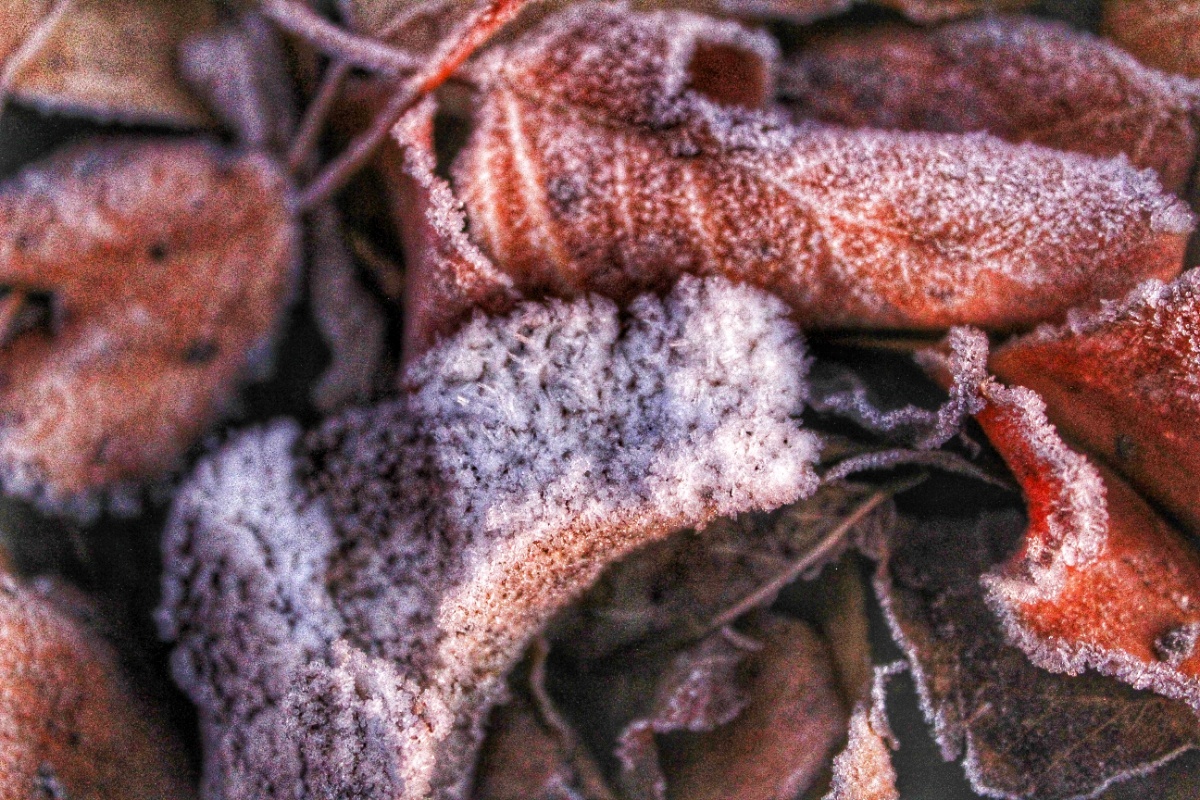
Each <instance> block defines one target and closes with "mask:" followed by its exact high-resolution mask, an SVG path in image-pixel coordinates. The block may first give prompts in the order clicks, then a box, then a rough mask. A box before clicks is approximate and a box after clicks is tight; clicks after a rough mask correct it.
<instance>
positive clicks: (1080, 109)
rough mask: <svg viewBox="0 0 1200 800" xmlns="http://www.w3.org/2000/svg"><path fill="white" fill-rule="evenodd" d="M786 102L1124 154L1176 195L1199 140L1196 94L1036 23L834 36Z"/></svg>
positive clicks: (836, 116)
mask: <svg viewBox="0 0 1200 800" xmlns="http://www.w3.org/2000/svg"><path fill="white" fill-rule="evenodd" d="M780 93H781V97H782V98H783V100H784V102H785V103H787V104H788V105H789V107H791V108H793V109H794V112H795V113H796V115H797V116H798V117H803V118H811V119H817V120H821V121H823V122H830V123H834V124H838V125H848V126H851V127H871V128H889V129H891V128H895V129H899V130H928V131H940V132H947V133H965V132H968V131H987V132H989V133H991V134H994V135H996V136H999V137H1000V138H1002V139H1006V140H1008V141H1013V142H1035V143H1037V144H1041V145H1045V146H1047V147H1053V148H1057V149H1060V150H1073V151H1076V152H1080V153H1086V154H1088V155H1093V156H1101V157H1111V156H1116V155H1118V154H1121V153H1124V154H1125V155H1127V156H1128V157H1129V159H1130V160H1131V161H1132V163H1133V164H1134V165H1135V166H1138V167H1143V168H1146V167H1149V168H1152V169H1154V170H1156V171H1157V172H1158V174H1159V177H1160V178H1161V180H1162V182H1163V185H1164V186H1165V187H1166V188H1167V189H1168V190H1170V191H1173V192H1176V193H1178V192H1180V191H1181V190H1182V189H1183V188H1184V186H1185V184H1186V183H1187V180H1188V178H1189V177H1190V176H1191V171H1192V166H1193V165H1194V164H1195V161H1196V152H1197V143H1198V140H1200V134H1198V133H1197V129H1196V121H1195V118H1194V116H1193V111H1194V109H1195V108H1196V106H1197V101H1198V100H1200V93H1198V91H1197V87H1195V86H1193V85H1191V84H1190V83H1189V82H1186V81H1183V80H1180V79H1178V78H1175V77H1173V76H1166V75H1163V74H1162V73H1160V72H1158V71H1157V70H1152V69H1147V68H1146V67H1144V66H1142V65H1141V64H1140V63H1138V62H1137V61H1136V60H1135V59H1133V58H1131V57H1130V56H1129V55H1128V54H1126V53H1125V52H1123V51H1121V50H1120V49H1119V48H1117V47H1115V46H1113V45H1112V44H1110V43H1108V42H1106V41H1104V40H1102V39H1098V38H1096V37H1094V36H1091V35H1090V34H1086V33H1082V32H1077V31H1075V30H1073V29H1071V28H1069V27H1067V26H1065V25H1063V24H1060V23H1053V22H1043V21H1038V20H1034V19H1023V18H1013V17H1000V18H994V19H985V20H980V21H975V22H968V23H963V24H960V25H952V26H948V27H943V28H937V29H934V30H930V31H917V30H911V29H906V28H900V27H884V28H876V29H870V30H866V31H859V32H844V33H836V34H833V35H830V36H827V37H825V38H822V39H820V40H818V41H816V42H814V43H813V44H812V45H810V46H807V47H805V48H804V49H803V50H801V51H800V52H799V53H798V54H797V56H796V57H794V58H792V59H790V60H789V61H787V62H786V63H785V65H784V67H783V68H782V71H781V79H780Z"/></svg>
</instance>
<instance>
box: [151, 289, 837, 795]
mask: <svg viewBox="0 0 1200 800" xmlns="http://www.w3.org/2000/svg"><path fill="white" fill-rule="evenodd" d="M806 371H807V361H806V358H805V356H804V352H803V346H802V343H801V341H800V339H799V336H798V334H797V333H796V331H795V329H794V327H793V326H792V325H791V323H790V322H788V321H787V313H786V309H785V308H784V306H783V305H782V304H781V303H780V302H779V301H778V300H775V299H774V298H771V297H769V296H767V295H765V294H763V293H761V292H758V291H756V290H753V289H749V288H746V287H737V286H734V285H732V284H730V283H728V282H726V281H724V280H721V279H711V280H707V281H702V280H699V279H694V278H689V279H685V280H683V281H682V282H681V283H680V284H679V286H677V288H676V289H675V290H674V291H673V292H672V293H671V294H670V295H669V296H668V297H667V298H666V299H663V300H659V299H654V298H651V297H643V298H640V299H638V300H637V301H635V302H634V303H633V304H632V306H631V307H630V309H629V310H628V312H627V313H626V314H621V313H619V312H618V311H617V308H616V307H615V306H614V305H613V304H612V303H610V302H609V301H607V300H602V299H591V298H589V299H584V300H579V301H576V302H573V303H569V304H568V303H563V302H551V303H547V304H526V305H523V306H521V307H520V308H519V309H518V310H517V311H516V312H514V313H513V314H512V315H510V316H508V317H503V318H494V319H485V318H483V317H476V319H475V320H474V321H473V322H471V323H470V324H469V325H468V326H467V327H466V328H465V329H464V330H462V331H461V332H460V333H459V334H457V335H456V336H454V337H453V338H451V339H449V340H447V341H446V342H444V343H443V344H442V345H439V346H438V347H436V348H435V349H434V350H432V351H431V352H430V353H428V354H427V355H426V356H425V357H424V358H423V359H421V360H420V361H418V362H417V363H416V364H415V365H414V366H413V368H412V369H410V371H409V373H408V375H407V379H408V382H409V384H410V386H411V387H412V388H411V392H410V394H409V395H408V396H407V397H405V398H402V399H400V400H397V401H394V402H391V403H388V404H383V405H380V406H377V407H374V408H370V409H361V410H357V411H352V412H348V413H346V414H344V415H342V416H341V417H338V418H335V419H333V420H330V421H329V422H328V423H327V424H326V425H325V426H323V428H322V429H321V430H319V431H317V432H315V433H314V434H312V435H311V436H310V437H308V439H307V440H306V441H305V442H304V443H303V444H301V445H299V446H298V447H297V448H296V457H293V455H292V447H293V443H294V442H295V436H296V434H295V430H294V429H293V428H290V427H286V426H285V427H279V428H275V429H271V430H270V431H268V432H265V433H254V434H250V435H247V436H245V437H243V438H242V439H240V440H238V441H237V442H235V443H234V444H233V445H231V446H229V447H228V448H226V450H225V451H223V452H222V453H220V454H218V455H217V456H215V457H213V458H212V459H210V460H209V461H208V462H206V463H205V464H204V466H203V467H202V468H201V469H200V471H199V472H198V473H197V475H196V476H195V477H194V478H193V479H192V481H191V483H190V484H189V487H188V488H187V489H186V490H185V492H184V493H183V494H182V495H181V497H180V499H179V500H178V501H177V506H176V509H175V513H174V516H173V519H172V523H171V529H170V531H169V533H168V536H167V545H166V546H167V559H166V564H167V570H168V574H167V576H166V578H165V591H164V594H165V599H164V603H163V610H162V612H161V620H160V623H161V627H162V631H163V634H164V635H165V636H167V637H168V638H173V639H176V640H177V641H178V642H179V648H178V650H177V652H176V654H175V671H176V676H177V678H178V679H179V681H180V682H181V684H183V685H184V687H185V688H186V689H187V691H188V692H189V693H190V694H191V696H192V698H193V699H194V700H195V701H196V702H197V703H198V704H199V705H200V706H201V714H202V719H203V721H204V726H205V739H206V742H207V753H206V758H207V763H206V776H205V780H206V784H205V785H206V795H207V796H208V797H210V798H239V800H240V799H241V798H246V799H247V800H248V799H249V798H251V797H254V798H300V797H326V796H329V797H333V796H336V797H362V798H367V797H370V798H376V797H378V798H389V800H394V798H397V797H400V798H414V799H415V798H418V797H431V796H432V797H446V798H455V797H461V796H462V795H463V792H464V791H465V790H466V786H467V785H468V782H469V780H470V774H471V765H472V763H473V761H474V756H475V752H476V749H477V746H478V743H479V740H480V738H481V735H482V734H481V726H482V722H483V720H484V718H485V716H486V712H487V710H488V709H489V708H490V706H491V705H492V704H493V703H494V702H495V701H496V700H497V698H498V697H500V696H501V694H502V692H503V679H504V677H505V675H506V673H507V671H508V670H509V669H510V667H511V666H512V664H513V663H514V661H515V660H516V659H517V658H518V657H519V655H520V653H521V652H522V650H523V648H524V646H525V644H526V643H527V641H528V639H529V637H530V636H532V635H533V634H534V633H535V632H536V631H537V630H539V629H540V628H541V627H542V626H543V625H544V624H545V623H546V621H547V620H548V618H549V617H550V615H552V614H553V613H554V612H555V611H556V610H557V609H559V608H561V607H562V605H564V604H565V603H567V602H569V601H570V600H571V599H573V598H574V597H576V596H577V595H578V594H579V593H580V592H581V591H583V589H585V588H586V587H587V586H588V585H589V584H590V583H591V582H592V581H593V580H594V579H595V577H596V576H597V575H598V573H599V572H600V570H601V569H602V568H603V567H604V566H605V565H606V564H607V563H609V562H610V561H611V560H613V559H615V558H618V557H620V556H621V555H623V554H624V553H626V552H628V551H629V550H631V549H633V548H634V547H636V546H638V545H639V544H642V543H645V542H647V541H650V540H652V539H655V538H658V537H661V536H665V535H667V534H669V533H670V532H672V531H673V530H677V529H679V528H683V527H691V526H698V525H703V524H704V523H706V522H708V521H710V520H712V519H713V518H715V517H717V516H722V515H733V514H736V513H738V512H740V511H744V510H751V509H763V508H772V507H776V506H779V505H782V504H785V503H789V502H793V501H795V500H797V499H799V498H800V497H803V496H806V495H808V494H810V493H811V492H812V491H814V490H815V488H816V484H817V479H816V476H815V474H814V472H813V462H814V461H815V459H816V457H817V441H816V438H815V437H814V436H812V435H811V434H808V433H805V432H803V431H801V430H800V428H799V425H798V423H797V422H796V421H795V420H794V418H793V417H794V416H795V415H796V414H797V413H798V412H799V411H800V410H801V408H802V406H803V403H804V399H805V394H806V384H805V377H804V376H805V373H806ZM296 474H299V475H301V476H303V477H304V480H305V485H304V490H303V497H302V491H301V489H300V488H299V487H298V485H297V483H296V479H295V477H294V475H296ZM307 497H315V498H316V499H315V500H306V499H304V498H307ZM263 687H266V688H265V689H264V688H263ZM285 695H286V696H285Z"/></svg>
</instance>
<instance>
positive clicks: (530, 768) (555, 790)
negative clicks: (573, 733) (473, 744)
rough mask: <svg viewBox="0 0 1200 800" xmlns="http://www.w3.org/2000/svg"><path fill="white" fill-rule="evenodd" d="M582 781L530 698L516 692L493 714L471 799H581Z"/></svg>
mask: <svg viewBox="0 0 1200 800" xmlns="http://www.w3.org/2000/svg"><path fill="white" fill-rule="evenodd" d="M577 783H578V781H577V779H576V777H575V774H574V772H573V771H572V770H571V767H570V765H569V763H568V762H567V758H566V754H564V753H563V752H562V749H561V746H560V744H559V742H558V740H557V739H556V738H555V736H554V734H553V733H552V732H551V731H550V730H548V729H547V728H546V726H545V725H544V724H543V723H542V722H541V720H539V719H538V717H537V713H536V711H535V710H534V707H533V705H532V704H531V703H530V702H529V700H527V699H526V698H524V697H523V696H522V695H517V696H516V697H515V698H514V699H513V700H512V701H511V702H509V703H506V704H505V705H502V706H499V707H498V708H496V710H495V711H493V712H492V718H491V720H490V721H489V723H488V731H487V738H486V739H484V745H483V750H482V752H481V753H480V756H479V769H478V774H477V776H476V780H475V788H474V790H473V791H472V792H471V797H472V800H578V798H579V797H580V794H579V792H578V791H577V790H576V789H575V787H576V785H577Z"/></svg>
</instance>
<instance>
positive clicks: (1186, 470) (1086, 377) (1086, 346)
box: [989, 270, 1200, 533]
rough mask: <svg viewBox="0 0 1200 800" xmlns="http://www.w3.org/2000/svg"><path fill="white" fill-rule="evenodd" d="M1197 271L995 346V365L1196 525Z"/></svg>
mask: <svg viewBox="0 0 1200 800" xmlns="http://www.w3.org/2000/svg"><path fill="white" fill-rule="evenodd" d="M1197 353H1200V270H1192V271H1190V272H1188V273H1186V274H1184V275H1183V276H1181V277H1180V278H1178V279H1177V280H1176V281H1174V282H1172V283H1170V284H1167V285H1163V284H1161V283H1147V284H1145V285H1143V286H1141V287H1139V288H1138V289H1137V290H1135V291H1134V292H1132V293H1130V295H1129V296H1128V297H1126V298H1125V299H1124V300H1122V301H1120V302H1116V303H1110V304H1108V305H1106V307H1105V308H1104V309H1102V310H1101V311H1098V312H1096V313H1091V314H1086V313H1078V314H1074V315H1072V317H1071V319H1070V321H1069V322H1068V323H1067V324H1066V325H1065V326H1063V327H1060V328H1045V329H1042V330H1039V331H1037V332H1036V333H1033V334H1031V335H1029V336H1026V337H1023V338H1020V339H1017V340H1015V341H1012V342H1010V343H1008V344H1007V345H1005V346H1003V347H1000V348H998V349H997V350H996V351H995V353H993V354H992V358H991V362H990V365H989V366H990V368H991V369H992V371H993V372H995V373H996V375H997V376H998V377H1000V378H1001V379H1002V380H1004V381H1006V382H1008V383H1011V384H1017V385H1021V386H1028V387H1029V388H1031V389H1034V390H1035V391H1037V393H1038V394H1039V395H1041V397H1042V398H1043V399H1044V400H1045V402H1046V413H1047V415H1048V416H1049V417H1050V419H1051V421H1053V422H1054V424H1055V425H1056V426H1057V427H1058V428H1059V429H1060V430H1061V431H1062V432H1063V434H1064V435H1065V436H1066V437H1067V438H1068V439H1070V440H1071V441H1073V442H1076V443H1078V444H1079V445H1080V446H1081V447H1083V448H1085V449H1086V450H1088V451H1089V452H1091V453H1095V454H1096V455H1098V456H1100V457H1101V458H1102V459H1104V461H1105V462H1106V463H1107V464H1109V465H1110V466H1111V467H1113V468H1114V469H1115V470H1117V471H1118V472H1120V473H1121V474H1122V475H1124V476H1126V477H1127V478H1128V479H1129V480H1131V481H1132V482H1133V483H1134V484H1135V485H1136V486H1137V487H1138V488H1139V489H1140V490H1142V491H1143V492H1145V493H1146V495H1148V496H1149V497H1151V498H1153V499H1154V500H1156V501H1158V502H1160V503H1162V504H1163V505H1164V506H1165V507H1166V508H1167V509H1169V510H1170V511H1171V513H1173V514H1174V515H1176V516H1177V517H1178V518H1179V519H1180V520H1181V521H1182V522H1183V523H1184V524H1186V525H1187V527H1188V528H1189V529H1190V530H1191V531H1192V532H1194V533H1200V495H1198V493H1197V476H1198V475H1200V429H1198V428H1197V421H1198V420H1200V362H1198V361H1197Z"/></svg>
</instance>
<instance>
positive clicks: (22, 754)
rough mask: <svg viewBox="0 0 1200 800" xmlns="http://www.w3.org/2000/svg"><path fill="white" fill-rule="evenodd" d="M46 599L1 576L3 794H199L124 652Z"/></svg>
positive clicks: (78, 799)
mask: <svg viewBox="0 0 1200 800" xmlns="http://www.w3.org/2000/svg"><path fill="white" fill-rule="evenodd" d="M48 592H49V590H47V591H43V590H42V589H41V588H39V587H38V586H37V585H36V584H35V585H34V586H24V585H21V584H19V583H18V582H17V581H16V580H14V579H13V578H12V577H11V576H9V575H0V675H3V678H2V687H0V797H4V798H6V799H8V798H11V800H23V799H24V798H41V797H45V798H68V797H69V798H74V799H75V800H134V799H135V798H137V800H142V799H143V798H155V800H185V799H186V798H191V797H194V796H195V795H194V791H193V789H192V787H190V786H189V785H188V781H187V778H188V772H189V770H188V766H187V763H186V759H185V757H184V754H183V751H182V748H181V747H180V744H179V743H178V742H176V741H174V740H173V738H172V737H171V736H170V735H169V734H168V733H167V730H166V729H165V727H164V726H163V725H162V724H161V720H160V719H159V718H158V716H157V714H156V713H152V712H151V711H150V709H148V708H146V707H145V701H144V698H142V697H141V696H139V694H138V693H137V692H136V691H135V687H134V686H132V685H131V683H130V681H129V678H128V677H127V676H126V675H124V674H123V672H122V667H121V665H120V662H119V659H118V657H117V654H116V652H115V651H114V650H113V648H112V647H111V646H110V645H109V644H108V643H107V642H106V641H104V640H103V639H102V638H101V637H100V636H99V635H98V634H97V633H96V632H95V631H94V630H92V629H91V628H90V626H89V625H88V624H87V623H86V622H85V621H84V620H82V619H80V618H76V617H74V616H73V615H72V614H70V613H67V612H64V610H63V609H61V608H59V607H58V606H57V605H56V603H55V601H54V595H53V594H52V593H48ZM71 605H75V602H74V601H72V603H71Z"/></svg>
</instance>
